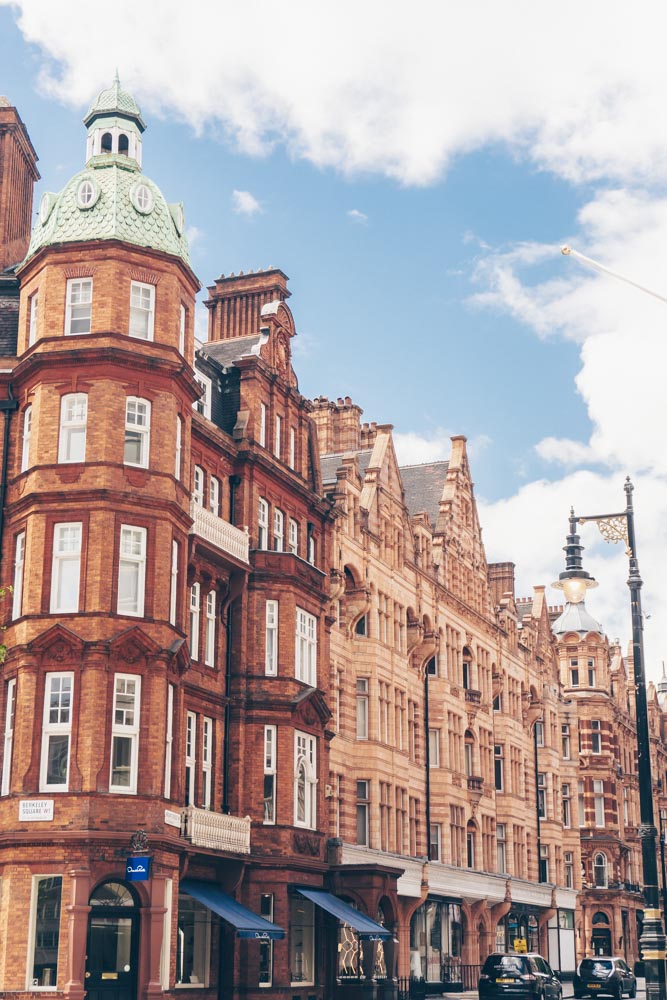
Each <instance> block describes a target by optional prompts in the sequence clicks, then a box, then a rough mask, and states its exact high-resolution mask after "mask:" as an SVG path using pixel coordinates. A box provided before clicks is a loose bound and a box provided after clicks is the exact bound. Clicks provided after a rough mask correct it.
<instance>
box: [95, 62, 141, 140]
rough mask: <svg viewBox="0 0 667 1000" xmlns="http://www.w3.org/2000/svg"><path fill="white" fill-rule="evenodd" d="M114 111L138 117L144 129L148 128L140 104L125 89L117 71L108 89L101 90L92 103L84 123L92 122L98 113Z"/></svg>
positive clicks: (111, 112) (105, 113)
mask: <svg viewBox="0 0 667 1000" xmlns="http://www.w3.org/2000/svg"><path fill="white" fill-rule="evenodd" d="M114 111H117V112H118V113H119V114H121V115H129V116H130V117H132V118H136V119H137V120H138V122H139V123H140V125H141V126H142V131H143V130H144V129H145V128H146V126H145V125H144V122H143V119H142V117H141V110H140V108H139V105H138V104H137V102H136V101H135V99H134V98H133V97H132V94H131V93H130V92H129V91H128V90H123V88H122V87H121V85H120V80H119V79H118V74H117V73H116V77H115V79H114V82H113V83H112V84H111V86H110V87H109V88H108V89H106V90H101V91H100V93H99V94H98V95H97V97H96V98H95V100H94V101H93V103H92V104H91V105H90V108H89V109H88V113H87V115H86V117H85V118H84V119H83V122H84V125H88V124H90V122H91V121H92V120H93V118H95V117H96V116H97V115H108V114H113V112H114Z"/></svg>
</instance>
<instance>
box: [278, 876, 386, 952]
mask: <svg viewBox="0 0 667 1000" xmlns="http://www.w3.org/2000/svg"><path fill="white" fill-rule="evenodd" d="M298 892H299V893H300V894H301V895H302V896H304V897H305V898H306V899H309V900H310V901H311V903H314V904H315V906H319V907H320V909H322V910H326V911H327V913H331V914H332V915H333V916H334V917H337V918H338V920H342V921H343V923H344V924H349V925H350V927H353V928H354V930H355V931H357V933H358V934H359V937H360V938H370V939H371V940H375V941H388V940H389V938H391V937H392V932H391V931H388V930H387V929H386V927H383V926H382V924H378V923H376V922H375V920H371V918H370V917H367V916H366V914H365V913H361V912H360V911H359V910H355V908H354V907H353V906H350V904H349V903H344V902H343V900H342V899H338V897H337V896H332V895H331V893H330V892H324V890H323V889H299V890H298Z"/></svg>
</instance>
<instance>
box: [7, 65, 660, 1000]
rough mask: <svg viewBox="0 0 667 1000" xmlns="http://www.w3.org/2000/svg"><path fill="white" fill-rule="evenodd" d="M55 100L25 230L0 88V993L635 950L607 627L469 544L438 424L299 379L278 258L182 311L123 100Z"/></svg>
mask: <svg viewBox="0 0 667 1000" xmlns="http://www.w3.org/2000/svg"><path fill="white" fill-rule="evenodd" d="M84 121H85V125H86V128H87V148H86V155H85V166H84V168H83V170H82V171H81V172H79V173H77V174H76V175H75V176H74V177H73V178H72V179H71V180H70V181H68V183H67V184H66V185H65V187H64V188H63V190H62V191H60V192H59V193H57V194H52V193H50V192H46V193H45V194H44V195H43V196H42V198H41V201H40V206H39V214H38V219H37V222H36V223H35V226H34V228H33V230H32V233H31V232H30V220H31V214H32V189H33V184H34V182H35V180H36V179H37V178H38V176H39V175H38V173H37V170H36V155H35V152H34V150H33V148H32V145H31V143H30V139H29V137H28V134H27V131H26V129H25V127H24V125H23V123H22V122H21V120H20V118H19V116H18V113H17V112H16V109H14V108H12V107H11V106H10V105H9V104H8V103H6V102H5V103H2V102H1V101H0V168H1V169H0V237H1V239H0V268H1V269H2V270H0V355H1V356H0V410H2V412H3V414H4V421H3V430H4V434H3V437H2V445H1V450H0V469H1V475H0V555H1V564H2V565H1V568H0V574H1V575H0V580H2V581H3V582H11V583H12V585H13V591H12V593H11V596H10V598H9V599H8V602H7V605H6V615H5V617H6V619H7V621H8V627H7V630H6V632H5V641H6V644H7V656H6V659H5V661H4V663H3V664H2V665H1V667H0V728H1V730H2V738H1V739H0V824H1V827H0V828H1V829H2V831H3V834H2V838H0V991H2V992H5V993H15V994H25V995H26V996H28V995H29V994H31V993H34V992H41V993H46V994H48V995H50V996H51V995H52V996H58V995H65V996H67V997H72V998H83V996H84V995H88V996H89V997H90V1000H135V998H147V997H151V996H158V995H162V994H168V995H170V996H172V997H176V996H178V995H180V996H182V995H183V991H190V993H191V994H192V993H193V994H194V995H195V997H196V998H197V1000H204V998H210V997H213V996H219V997H230V998H231V997H233V998H237V997H240V996H243V997H246V998H249V1000H258V998H260V997H266V996H289V997H290V998H294V997H296V998H299V1000H325V998H326V1000H328V998H330V997H338V998H340V1000H343V998H346V997H350V996H356V995H358V994H359V993H364V994H367V995H369V996H371V997H373V998H382V1000H398V997H399V995H400V996H401V1000H403V997H405V996H406V994H407V992H409V985H408V981H409V980H410V979H411V980H412V982H413V984H414V983H415V982H416V983H418V984H419V986H418V987H414V986H413V989H415V988H418V989H421V991H422V993H423V991H424V989H427V988H428V990H429V992H434V993H436V992H440V991H452V990H457V989H460V988H461V987H462V986H472V985H474V984H475V981H476V976H477V972H478V968H479V963H480V962H481V961H483V959H484V957H485V956H486V955H487V954H488V953H489V952H491V951H493V950H496V949H500V950H508V949H512V948H517V947H519V948H522V947H526V948H529V949H535V950H540V951H541V952H542V954H544V955H546V956H547V957H548V958H549V959H550V961H551V962H552V963H553V965H554V966H555V967H556V968H559V969H561V970H563V971H564V972H565V973H568V972H571V971H572V970H573V968H574V965H575V961H576V958H577V957H581V956H582V955H583V954H587V953H592V952H594V951H596V950H599V949H607V948H611V949H612V950H614V951H616V952H620V953H622V954H624V955H625V956H626V957H627V958H628V959H629V960H634V959H635V958H636V957H637V955H638V949H637V941H638V927H639V925H640V921H641V909H642V899H641V896H640V894H639V893H638V891H637V883H638V882H639V881H640V878H641V876H640V870H639V866H638V861H639V858H638V841H637V823H638V803H637V798H638V796H637V779H636V762H635V753H634V721H633V713H634V703H633V692H632V685H631V683H629V680H628V672H627V665H626V663H625V661H624V659H623V657H622V655H621V652H620V649H619V647H618V645H616V644H612V645H610V644H609V642H608V640H607V639H606V637H605V636H604V633H603V631H602V627H601V626H599V625H598V623H596V622H595V621H594V620H593V619H592V618H590V616H588V614H587V612H586V611H585V608H584V607H583V605H582V606H570V605H568V606H567V607H566V608H565V609H562V608H561V609H558V610H556V611H554V610H553V609H552V610H550V609H549V608H548V607H547V601H546V596H545V590H544V588H543V587H536V588H535V589H534V591H533V593H532V595H530V596H529V597H527V598H521V597H519V596H518V595H517V594H516V593H515V586H514V566H513V564H512V563H510V562H507V563H500V564H491V565H489V564H488V563H487V561H486V556H485V552H484V546H483V543H482V533H481V526H480V523H479V517H478V513H477V506H476V502H475V495H474V487H473V480H472V473H471V469H470V465H469V459H468V454H467V449H466V440H465V438H464V437H463V436H457V437H454V438H452V442H451V453H450V456H449V460H448V461H446V462H434V463H429V464H425V465H417V466H408V467H402V468H401V467H399V465H398V462H397V460H396V455H395V451H394V445H393V440H392V428H391V426H390V425H387V424H383V425H377V424H367V423H362V422H361V409H360V408H359V407H358V406H357V405H356V404H355V403H353V402H352V401H351V400H350V399H347V398H346V399H339V400H337V401H330V400H328V399H326V398H323V397H321V398H318V399H316V400H314V401H313V402H310V401H309V400H307V399H306V398H305V397H304V396H303V395H302V394H301V393H300V391H299V387H298V381H297V376H296V373H295V371H294V368H293V366H292V341H293V338H294V336H295V335H296V326H295V321H294V317H293V315H292V312H291V310H290V308H289V305H288V299H289V296H290V293H289V290H288V287H287V278H286V276H285V274H284V273H283V272H282V271H280V270H278V269H269V270H267V271H257V272H251V273H248V274H238V275H230V276H227V277H225V276H224V275H223V276H221V277H219V278H218V279H217V280H216V281H215V282H214V283H213V284H212V285H211V286H210V287H209V288H208V289H207V292H206V293H205V294H206V297H205V305H206V308H207V310H208V318H209V332H208V340H207V341H206V342H205V343H198V342H196V341H195V337H194V303H195V296H196V295H197V293H198V292H199V290H200V284H199V281H198V279H197V277H196V276H195V275H194V273H193V271H192V268H191V265H190V260H189V253H188V246H187V241H186V238H185V228H184V215H183V208H182V206H181V205H180V204H168V203H167V202H166V201H165V199H164V197H163V195H162V193H161V192H160V189H159V188H158V186H157V185H156V184H155V183H154V182H153V181H152V180H151V179H150V178H149V177H148V176H147V175H146V174H145V173H144V172H143V169H142V159H143V136H144V132H145V128H146V126H145V122H144V120H143V118H142V115H141V111H140V109H139V108H138V106H137V105H136V103H135V102H134V100H133V98H132V97H131V95H130V94H129V93H128V92H127V91H125V90H123V88H122V87H121V86H120V83H119V81H118V80H116V81H114V84H113V85H112V87H111V88H109V89H108V90H105V91H103V92H102V93H101V94H100V95H99V96H98V98H97V100H96V101H95V102H94V103H93V105H92V107H91V108H90V110H89V112H88V114H87V115H86V118H85V120H84ZM666 698H667V681H665V682H664V684H662V685H660V686H659V689H658V690H657V691H656V690H655V689H651V690H650V692H649V705H650V721H651V727H652V737H653V744H652V746H653V754H654V776H655V781H656V796H657V799H656V802H657V803H659V804H660V805H662V806H663V807H664V808H667V793H666V792H665V788H667V751H666V749H665V748H666V745H667V744H666V737H667V731H666V721H665V720H666V716H665V713H664V710H663V709H664V702H665V699H666ZM663 782H664V783H665V784H664V785H663ZM422 981H424V982H425V983H426V984H427V986H424V985H423V982H422Z"/></svg>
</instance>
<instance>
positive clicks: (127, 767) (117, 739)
mask: <svg viewBox="0 0 667 1000" xmlns="http://www.w3.org/2000/svg"><path fill="white" fill-rule="evenodd" d="M131 777H132V737H131V736H114V738H113V743H112V747H111V784H112V785H117V786H119V787H120V788H129V787H130V784H131Z"/></svg>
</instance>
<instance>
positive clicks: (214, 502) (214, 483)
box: [208, 476, 220, 517]
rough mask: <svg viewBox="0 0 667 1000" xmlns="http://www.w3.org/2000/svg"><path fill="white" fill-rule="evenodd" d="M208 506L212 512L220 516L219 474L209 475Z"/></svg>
mask: <svg viewBox="0 0 667 1000" xmlns="http://www.w3.org/2000/svg"><path fill="white" fill-rule="evenodd" d="M208 506H209V510H210V511H211V513H212V514H215V516H216V517H220V480H219V479H218V477H217V476H209V477H208Z"/></svg>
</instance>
